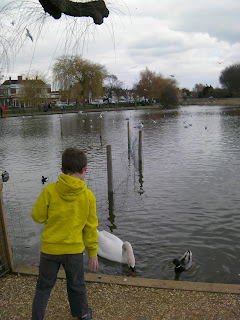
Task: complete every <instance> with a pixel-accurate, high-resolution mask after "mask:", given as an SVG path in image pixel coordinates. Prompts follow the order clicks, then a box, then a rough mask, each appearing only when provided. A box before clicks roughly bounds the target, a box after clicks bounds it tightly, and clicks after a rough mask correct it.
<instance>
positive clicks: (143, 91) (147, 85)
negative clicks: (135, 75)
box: [134, 68, 178, 106]
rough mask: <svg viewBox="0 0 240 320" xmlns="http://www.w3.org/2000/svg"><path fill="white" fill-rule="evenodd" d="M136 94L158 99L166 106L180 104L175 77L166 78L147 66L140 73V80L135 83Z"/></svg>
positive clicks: (149, 99) (150, 100) (150, 99)
mask: <svg viewBox="0 0 240 320" xmlns="http://www.w3.org/2000/svg"><path fill="white" fill-rule="evenodd" d="M134 89H135V91H136V94H137V95H138V96H140V97H144V98H145V99H148V101H149V102H152V101H153V100H157V101H159V102H161V104H163V105H164V106H175V105H177V104H178V88H177V81H176V80H175V79H169V78H164V77H163V76H162V75H161V73H158V74H157V73H156V72H154V71H151V70H149V69H148V68H146V69H145V70H144V71H142V72H141V73H140V80H139V81H138V82H137V83H136V84H135V85H134Z"/></svg>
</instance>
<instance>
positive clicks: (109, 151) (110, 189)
mask: <svg viewBox="0 0 240 320" xmlns="http://www.w3.org/2000/svg"><path fill="white" fill-rule="evenodd" d="M106 148H107V176H108V195H111V194H113V174H112V149H111V146H110V145H107V147H106Z"/></svg>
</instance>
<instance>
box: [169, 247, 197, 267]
mask: <svg viewBox="0 0 240 320" xmlns="http://www.w3.org/2000/svg"><path fill="white" fill-rule="evenodd" d="M174 266H175V267H174ZM191 266H192V252H191V251H190V250H188V251H186V252H185V253H184V255H183V256H182V257H181V258H180V259H174V260H173V264H172V267H174V269H175V271H176V272H182V271H187V270H188V269H190V268H191Z"/></svg>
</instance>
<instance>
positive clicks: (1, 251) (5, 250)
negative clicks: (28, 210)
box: [0, 177, 13, 277]
mask: <svg viewBox="0 0 240 320" xmlns="http://www.w3.org/2000/svg"><path fill="white" fill-rule="evenodd" d="M2 189H3V180H2V177H0V277H1V276H3V275H4V274H5V273H6V272H8V271H11V270H13V259H12V250H11V247H10V242H9V238H8V232H7V222H6V217H5V210H4V205H3V194H2Z"/></svg>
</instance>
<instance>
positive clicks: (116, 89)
mask: <svg viewBox="0 0 240 320" xmlns="http://www.w3.org/2000/svg"><path fill="white" fill-rule="evenodd" d="M122 86H123V83H122V82H121V81H119V80H118V77H117V76H115V75H114V74H110V75H107V76H106V78H105V83H104V96H105V97H106V98H107V100H108V103H109V102H110V99H112V98H113V94H114V93H115V94H116V95H117V97H118V99H119V95H120V93H121V90H122Z"/></svg>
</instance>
